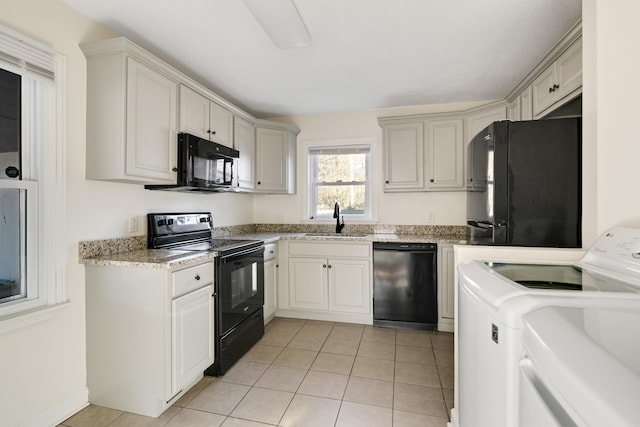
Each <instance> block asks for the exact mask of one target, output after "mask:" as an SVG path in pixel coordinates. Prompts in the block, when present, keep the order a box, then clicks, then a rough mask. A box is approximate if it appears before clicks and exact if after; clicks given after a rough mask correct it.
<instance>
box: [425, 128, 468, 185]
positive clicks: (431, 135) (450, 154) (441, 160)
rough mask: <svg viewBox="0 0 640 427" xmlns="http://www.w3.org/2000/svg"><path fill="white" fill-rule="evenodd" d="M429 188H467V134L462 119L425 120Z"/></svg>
mask: <svg viewBox="0 0 640 427" xmlns="http://www.w3.org/2000/svg"><path fill="white" fill-rule="evenodd" d="M426 130H427V135H426V136H427V137H426V146H427V156H428V157H427V163H426V164H427V166H428V168H429V170H428V176H429V181H428V182H427V188H428V189H429V190H464V169H463V167H464V137H463V132H464V130H463V120H462V119H461V118H457V119H456V118H453V119H438V120H427V121H426Z"/></svg>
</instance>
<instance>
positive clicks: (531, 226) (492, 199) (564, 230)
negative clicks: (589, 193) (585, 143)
mask: <svg viewBox="0 0 640 427" xmlns="http://www.w3.org/2000/svg"><path fill="white" fill-rule="evenodd" d="M468 167H469V170H468V175H467V224H468V226H469V229H470V243H472V244H481V245H506V246H533V247H555V248H579V247H581V246H582V241H581V235H582V222H581V220H582V121H581V119H580V118H562V119H547V120H530V121H520V122H511V121H500V122H494V123H492V124H491V125H489V126H488V127H487V128H485V129H484V130H482V131H481V132H480V133H479V134H478V135H476V136H475V137H474V138H473V140H472V141H471V142H470V143H469V146H468Z"/></svg>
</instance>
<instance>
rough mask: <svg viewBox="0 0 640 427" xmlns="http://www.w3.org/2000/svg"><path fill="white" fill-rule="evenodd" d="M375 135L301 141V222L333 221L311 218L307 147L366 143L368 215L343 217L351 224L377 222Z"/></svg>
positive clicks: (327, 222)
mask: <svg viewBox="0 0 640 427" xmlns="http://www.w3.org/2000/svg"><path fill="white" fill-rule="evenodd" d="M376 141H377V139H376V137H373V136H372V137H359V138H329V139H311V140H304V141H302V150H300V155H301V157H302V159H300V162H299V164H301V165H302V168H301V169H302V170H301V172H302V177H303V183H304V185H301V186H300V193H301V196H302V198H303V200H304V209H303V215H304V217H303V218H302V222H303V223H313V224H330V223H334V222H335V219H333V218H329V219H327V218H313V219H312V218H311V200H310V198H311V194H310V188H311V179H312V178H311V175H310V174H311V171H310V169H309V149H311V148H319V147H340V146H349V145H354V146H363V145H368V146H369V147H370V148H369V150H370V151H369V156H370V157H369V165H368V168H369V170H368V174H369V177H368V179H369V182H368V186H369V197H370V202H369V204H370V209H371V211H370V215H369V216H368V217H359V218H358V216H350V217H347V215H345V217H347V218H349V222H350V223H352V224H372V223H377V222H378V209H377V198H376V189H375V186H374V182H376V180H377V179H378V176H377V173H376V168H375V165H376V164H377V160H376V159H377V158H378V156H377V147H378V144H376Z"/></svg>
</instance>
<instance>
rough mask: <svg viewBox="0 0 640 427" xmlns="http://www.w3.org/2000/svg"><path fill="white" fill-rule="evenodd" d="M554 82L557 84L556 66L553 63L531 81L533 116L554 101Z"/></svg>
mask: <svg viewBox="0 0 640 427" xmlns="http://www.w3.org/2000/svg"><path fill="white" fill-rule="evenodd" d="M554 84H557V79H556V67H555V64H552V65H551V66H550V67H549V68H547V69H546V70H544V71H543V72H542V74H540V75H539V76H538V78H536V79H535V80H534V81H533V83H531V95H532V97H533V115H534V116H537V115H538V114H540V113H541V112H542V111H544V110H546V109H547V108H549V107H550V106H551V105H553V103H554V102H556V92H555V91H554V89H553V85H554Z"/></svg>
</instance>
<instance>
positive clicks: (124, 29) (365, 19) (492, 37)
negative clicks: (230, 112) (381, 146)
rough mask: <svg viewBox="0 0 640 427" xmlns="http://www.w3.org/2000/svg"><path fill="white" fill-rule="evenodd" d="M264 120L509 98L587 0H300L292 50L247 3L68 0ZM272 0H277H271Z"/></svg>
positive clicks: (236, 0) (221, 0) (224, 0)
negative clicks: (296, 44) (281, 45)
mask: <svg viewBox="0 0 640 427" xmlns="http://www.w3.org/2000/svg"><path fill="white" fill-rule="evenodd" d="M63 1H64V2H65V3H66V4H68V5H69V6H71V7H72V8H74V9H76V10H78V11H79V12H81V13H82V14H84V15H87V16H88V17H89V18H91V19H93V20H94V21H97V22H99V23H101V24H102V25H104V26H105V27H107V28H109V29H111V30H112V31H114V32H115V33H117V34H121V35H124V36H126V37H127V38H129V39H130V40H132V41H134V42H135V43H137V44H139V45H141V46H142V47H144V48H145V49H147V50H149V51H150V52H152V53H153V54H155V55H157V56H158V57H160V58H161V59H163V60H165V61H166V62H168V63H170V64H172V65H174V66H175V67H176V68H179V69H180V70H181V71H183V72H185V73H186V74H188V75H190V76H192V77H193V78H195V79H196V80H198V81H200V82H201V83H202V84H204V85H205V86H207V87H209V88H210V89H212V90H213V91H214V92H216V93H218V94H219V95H221V96H223V97H224V98H226V99H228V100H229V101H231V102H232V103H234V104H236V105H238V106H239V107H241V108H243V109H245V110H246V111H248V112H250V113H252V114H254V115H255V116H256V117H273V116H284V115H293V114H313V113H323V112H341V111H353V110H362V109H374V108H386V107H396V106H409V105H424V104H438V103H449V102H460V101H481V100H493V99H500V98H504V97H505V96H506V95H507V94H508V92H509V91H510V90H511V89H513V88H514V87H515V86H516V85H517V84H518V83H519V82H520V80H521V79H522V78H523V77H524V76H525V75H526V74H527V73H528V72H529V71H530V70H531V69H532V68H533V67H534V66H535V65H536V63H537V62H538V61H539V60H540V59H541V58H542V56H544V54H545V53H547V52H548V51H549V50H550V49H551V48H552V47H553V45H554V44H555V43H556V42H557V41H558V40H559V39H560V38H561V37H562V35H563V34H564V33H566V32H567V31H568V30H569V28H570V27H571V26H572V25H573V24H574V23H575V22H577V20H578V19H579V18H580V17H581V14H582V8H581V0H295V3H296V5H297V7H298V10H299V12H300V14H301V15H302V18H303V19H304V21H305V23H306V25H307V28H308V30H309V33H310V34H311V39H312V44H311V46H309V47H305V48H298V49H286V50H280V49H278V48H276V47H275V45H274V44H273V43H272V42H271V40H270V39H269V38H268V37H267V35H266V34H265V33H264V31H263V30H262V28H261V27H260V26H259V24H258V23H257V21H256V20H255V18H254V17H253V15H252V14H251V13H250V12H249V10H248V9H247V8H246V7H245V5H244V3H243V2H242V1H241V0H108V1H105V0H63ZM264 1H268V0H264Z"/></svg>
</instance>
